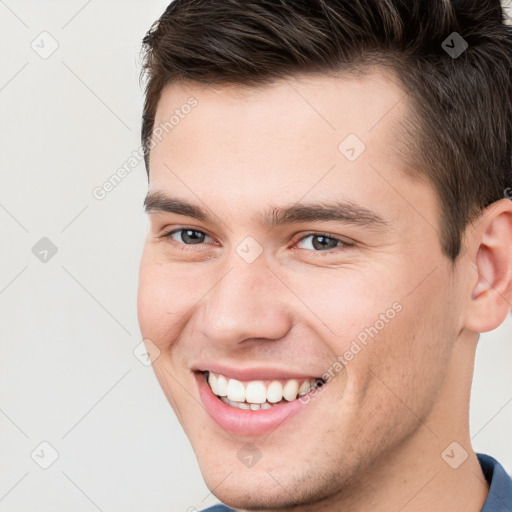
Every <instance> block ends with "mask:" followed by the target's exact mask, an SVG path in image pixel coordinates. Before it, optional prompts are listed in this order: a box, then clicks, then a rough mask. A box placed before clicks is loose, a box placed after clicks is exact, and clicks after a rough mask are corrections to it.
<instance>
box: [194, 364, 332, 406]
mask: <svg viewBox="0 0 512 512" xmlns="http://www.w3.org/2000/svg"><path fill="white" fill-rule="evenodd" d="M201 373H203V375H204V376H205V379H206V381H207V382H208V385H209V386H210V389H211V390H212V392H213V394H214V395H216V396H217V398H219V399H220V400H222V401H223V402H224V403H225V404H226V405H228V406H230V407H234V408H237V409H246V410H253V411H259V410H261V409H270V408H272V407H275V406H276V405H278V404H280V403H285V402H293V401H294V400H297V399H299V398H300V397H302V396H304V395H306V394H307V393H310V392H311V391H313V390H314V389H316V388H318V387H320V386H323V385H324V384H325V383H326V381H325V380H323V379H322V378H308V379H304V378H301V379H274V380H251V381H240V380H237V379H233V378H230V377H226V376H225V375H222V374H219V373H214V372H211V371H204V372H201Z"/></svg>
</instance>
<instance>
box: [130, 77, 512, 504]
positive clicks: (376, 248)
mask: <svg viewBox="0 0 512 512" xmlns="http://www.w3.org/2000/svg"><path fill="white" fill-rule="evenodd" d="M191 96H193V97H194V98H196V99H197V102H198V104H197V106H196V107H195V108H194V109H193V110H192V111H191V113H190V114H189V115H188V116H186V117H185V118H184V119H182V120H181V122H180V123H179V125H177V126H175V127H174V129H173V130H171V131H170V132H169V133H168V134H167V135H165V136H164V137H163V138H162V140H161V141H158V143H157V144H156V146H155V147H154V148H153V149H152V151H151V158H150V185H149V192H163V193H166V194H168V195H172V196H173V197H179V198H181V199H186V200H188V201H190V202H192V203H194V204H196V205H198V206H202V207H204V208H207V209H208V210H209V211H210V212H212V213H213V214H214V215H216V216H217V217H216V220H215V222H212V223H209V222H204V221H199V220H197V219H194V218H191V217H188V216H184V215H178V214H175V213H168V212H162V211H150V212H149V228H148V234H147V238H146V241H145V247H144V252H143V256H142V261H141V266H140V285H139V295H138V312H139V323H140V327H141V331H142V334H143V337H144V338H146V339H149V340H151V342H152V343H153V344H154V345H156V346H157V347H158V350H159V351H160V352H159V356H158V357H157V358H156V359H155V361H154V362H153V367H154V370H155V372H156V375H157V378H158V380H159V382H160V384H161V386H162V389H163V390H164V392H165V394H166V396H167V398H168V400H169V402H170V404H171V405H172V407H173V409H174V410H175V412H176V414H177V417H178V418H179V421H180V422H181V424H182V426H183V428H184V430H185V432H186V434H187V436H188V437H189V439H190V441H191V444H192V446H193V449H194V451H195V453H196V455H197V459H198V462H199V465H200V468H201V471H202V474H203V476H204V478H205V481H206V483H207V485H208V486H209V488H210V489H211V490H212V492H213V493H214V494H215V495H216V496H217V497H218V498H219V499H220V500H221V501H223V502H224V503H226V504H227V505H229V506H231V507H233V508H237V509H239V510H267V511H271V510H274V511H278V510H279V511H283V512H284V511H294V512H298V511H309V510H315V511H318V512H323V511H340V510H350V511H351V512H358V511H367V510H372V511H374V512H380V511H382V512H384V511H386V512H389V511H390V510H397V511H398V510H401V511H406V512H407V511H425V510H432V511H434V510H435V511H451V512H453V511H461V512H462V511H465V512H467V511H469V512H471V511H475V512H477V511H479V510H480V509H481V507H482V505H483V503H484V501H485V498H486V495H487V492H488V487H487V484H486V482H485V479H484V477H483V475H482V472H481V470H480V466H479V464H478V461H477V459H476V455H475V453H474V452H473V450H472V448H471V443H470V437H469V426H468V416H469V412H468V408H469V393H470V385H471V378H472V373H473V364H474V356H475V349H476V344H477V339H478V333H480V332H485V331H488V330H491V329H494V328H495V327H497V326H498V325H499V324H500V323H501V322H502V321H503V320H504V319H505V317H506V315H507V314H508V312H509V310H510V303H511V302H512V291H511V288H512V287H511V280H512V278H511V275H512V249H511V248H512V222H511V218H512V206H511V205H512V202H511V201H509V200H507V199H503V200H501V201H499V202H497V203H495V204H494V205H492V207H490V208H488V209H487V210H486V211H485V212H483V213H482V215H481V217H480V218H478V219H476V220H475V222H474V223H473V224H472V225H470V226H468V229H467V230H466V233H465V234H464V238H463V241H464V251H463V255H462V256H461V258H460V259H459V260H457V262H456V264H455V265H452V262H451V261H450V260H449V259H448V258H447V257H446V256H445V255H444V254H443V253H442V250H441V245H440V240H439V233H438V228H437V227H438V226H439V218H440V211H439V207H438V203H437V200H436V194H435V192H434V190H433V189H432V188H431V187H430V185H429V184H428V182H427V181H426V180H415V179H412V178H409V177H407V176H406V171H410V169H409V168H406V165H407V164H406V163H405V161H404V156H403V155H404V153H403V151H404V148H403V147H400V140H401V139H400V128H399V126H400V120H401V119H402V118H403V117H404V116H407V112H408V109H409V108H410V105H409V103H408V101H407V98H404V92H403V90H402V89H401V88H400V86H399V85H398V84H397V83H396V80H393V77H392V76H390V75H388V74H386V73H385V72H384V71H380V70H378V69H374V70H370V71H368V73H367V74H366V75H365V76H359V77H340V78H334V77H318V76H317V77H296V78H293V79H288V80H282V81H279V82H276V83H274V84H272V85H271V86H267V87H258V88H246V89H241V88H236V89H235V88H234V87H226V86H225V87H217V88H213V87H206V86H203V85H200V84H197V83H185V82H182V83H175V84H170V85H168V86H166V88H165V89H164V90H163V92H162V96H161V100H160V103H159V105H158V109H157V115H156V122H155V125H156V126H157V125H158V124H159V123H163V122H165V120H167V119H168V118H169V117H170V115H172V113H173V111H174V109H176V108H180V106H181V105H183V104H184V103H186V102H187V99H188V98H190V97H191ZM400 100H401V101H400ZM349 133H354V134H357V136H358V137H359V138H360V139H361V140H363V141H364V143H365V144H366V151H364V153H363V154H362V155H361V156H360V157H359V158H358V159H357V160H355V161H354V162H350V161H349V160H347V158H345V156H344V155H343V154H341V153H340V151H339V150H338V145H339V144H340V142H341V141H342V140H343V139H344V138H345V137H346V136H347V135H348V134H349ZM332 199H342V200H348V201H351V202H352V203H355V204H357V205H361V206H364V207H366V208H368V209H371V210H372V211H374V212H376V213H377V214H378V215H379V216H381V217H382V218H383V219H384V220H385V222H386V225H385V226H360V225H354V224H353V223H347V222H339V221H314V222H301V223H294V224H287V225H281V226H276V227H274V228H273V229H268V228H267V227H264V226H263V225H262V224H261V223H260V222H259V220H260V217H261V215H262V214H263V212H264V211H266V210H267V209H268V208H269V207H270V206H276V207H279V206H287V205H290V204H294V203H297V202H300V203H304V202H313V201H328V200H332ZM178 228H187V229H194V230H197V231H201V232H202V233H205V234H206V235H207V237H205V238H204V241H203V242H202V243H200V244H193V243H189V244H188V245H187V244H186V240H187V239H186V240H185V242H184V241H183V238H182V237H180V233H178V234H176V235H174V239H171V238H169V237H167V238H163V237H162V235H164V234H166V233H169V232H170V231H172V230H173V229H178ZM311 233H320V234H322V233H327V234H329V235H331V236H333V237H337V238H339V239H341V240H342V241H345V242H350V243H352V244H353V245H352V246H348V245H342V246H341V245H340V246H338V247H336V243H335V242H334V246H333V245H332V242H331V245H330V246H329V247H328V248H327V249H321V248H320V249H318V248H316V249H315V246H313V240H317V239H315V238H314V237H311V236H310V237H308V238H302V241H301V237H305V236H307V235H308V234H311ZM248 236H251V237H253V238H254V239H255V240H256V241H257V242H258V243H259V244H260V245H261V247H262V249H263V252H262V254H261V255H260V256H259V257H258V258H257V259H256V260H255V261H254V262H253V263H250V264H249V263H247V262H246V261H244V259H242V258H241V257H240V256H239V255H238V254H237V252H236V247H237V245H238V244H239V243H240V242H241V241H242V240H244V239H245V237H248ZM331 247H332V248H331ZM396 303H398V304H400V305H401V311H400V312H399V313H397V314H396V316H395V317H394V318H393V319H392V320H390V321H389V322H388V323H386V325H385V327H384V328H382V329H381V330H379V332H378V334H377V335H376V336H375V337H374V338H373V339H371V340H370V341H369V342H368V343H367V345H366V346H364V348H363V349H362V350H361V351H360V352H359V353H358V354H357V355H355V356H354V357H353V358H352V360H351V361H349V362H348V363H347V364H346V365H345V366H344V367H343V368H342V369H341V371H337V372H334V373H335V376H334V378H332V379H331V380H330V381H329V382H328V384H327V385H325V386H324V387H323V388H322V391H321V392H319V393H318V394H317V396H315V397H314V398H313V399H312V400H311V401H310V403H309V404H308V406H307V407H306V409H305V410H304V411H303V412H302V413H300V414H299V415H297V416H294V417H292V418H290V419H289V420H287V421H285V422H284V423H283V424H282V425H281V426H279V427H278V428H277V429H275V430H274V431H273V432H271V433H270V434H268V435H265V436H253V437H246V436H235V435H232V434H228V433H227V432H225V431H224V430H222V429H221V428H220V427H219V426H218V425H217V424H216V423H215V422H214V421H213V420H212V419H211V417H210V416H209V415H208V414H207V412H206V411H205V410H204V408H203V406H202V404H201V401H200V398H199V394H198V390H197V385H196V381H195V378H194V375H193V373H192V370H191V368H193V367H194V363H195V362H197V361H198V360H201V361H205V360H206V361H216V362H221V363H222V364H226V365H228V366H231V367H254V366H262V367H266V366H271V367H272V368H283V369H287V370H290V369H293V370H295V371H297V372H298V373H305V374H309V375H314V376H322V375H323V374H325V372H327V371H328V370H329V369H330V368H332V367H333V363H334V362H335V361H336V358H337V356H338V355H340V354H344V353H345V352H346V351H347V350H348V349H349V348H350V346H351V343H352V341H353V340H354V339H356V338H357V336H358V334H360V333H361V331H363V330H364V328H365V327H369V326H372V325H374V324H375V322H376V320H378V319H379V316H380V315H381V314H383V313H385V312H386V311H387V310H389V309H390V308H391V307H392V305H393V304H396ZM247 442H251V443H253V444H255V445H256V446H257V448H258V449H259V451H260V452H261V454H262V458H261V459H260V460H259V461H258V462H257V463H256V464H255V465H254V466H252V467H251V468H247V467H245V466H244V465H243V464H241V462H240V460H239V459H238V458H237V453H238V451H239V450H240V448H241V447H242V446H243V445H244V444H245V443H247ZM453 442H457V443H458V444H459V445H460V447H461V449H464V450H465V451H466V452H467V454H468V457H467V459H466V460H465V461H464V462H463V463H462V464H461V465H460V466H459V467H457V469H453V468H452V467H450V466H449V465H448V464H447V463H446V462H445V460H443V458H442V456H441V454H442V452H443V451H444V450H445V449H446V448H447V447H448V446H449V445H450V444H451V443H453ZM459 454H460V452H456V455H455V456H456V457H459V456H460V455H459Z"/></svg>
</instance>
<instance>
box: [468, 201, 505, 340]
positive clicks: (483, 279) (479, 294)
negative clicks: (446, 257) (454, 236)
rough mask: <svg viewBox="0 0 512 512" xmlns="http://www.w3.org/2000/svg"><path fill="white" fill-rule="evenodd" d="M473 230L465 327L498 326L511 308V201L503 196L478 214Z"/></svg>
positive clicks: (483, 328)
mask: <svg viewBox="0 0 512 512" xmlns="http://www.w3.org/2000/svg"><path fill="white" fill-rule="evenodd" d="M476 226H477V227H476V228H473V227H471V226H469V227H468V229H469V230H471V229H473V231H472V233H471V235H469V236H470V237H471V238H472V242H471V245H472V250H471V251H470V256H469V257H470V258H471V260H472V261H471V263H472V265H471V266H472V270H471V272H474V273H476V280H475V275H473V276H472V278H471V282H472V285H471V286H472V288H471V290H470V293H471V297H470V303H469V308H468V314H467V319H466V327H467V328H468V329H469V330H471V331H473V332H478V333H481V332H488V331H492V330H493V329H496V328H497V327H498V326H499V325H501V323H502V322H503V321H504V320H505V318H506V317H507V314H508V313H509V312H510V310H511V308H512V201H510V200H509V199H501V200H500V201H497V202H496V203H493V204H492V205H490V206H489V207H488V208H487V209H486V210H484V212H483V213H482V214H481V215H480V216H479V222H478V223H476Z"/></svg>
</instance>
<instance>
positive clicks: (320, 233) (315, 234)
mask: <svg viewBox="0 0 512 512" xmlns="http://www.w3.org/2000/svg"><path fill="white" fill-rule="evenodd" d="M180 231H193V232H194V233H201V234H202V235H205V236H207V237H208V236H209V235H207V234H206V233H205V232H204V231H200V230H198V229H194V228H187V227H184V228H178V229H173V230H172V231H170V232H169V233H166V234H164V235H161V236H160V237H159V238H166V239H167V238H168V239H169V240H170V241H171V242H172V243H175V244H178V245H181V246H185V247H187V246H194V245H202V244H203V243H204V242H200V243H198V244H185V243H183V242H177V241H176V240H173V239H172V235H174V234H175V233H179V232H180ZM308 237H325V238H328V239H329V240H335V241H336V242H339V243H340V244H341V245H339V246H337V247H333V248H330V249H326V250H324V251H319V250H318V251H317V250H311V249H301V250H304V251H309V252H316V253H331V252H333V251H334V250H336V249H341V250H343V249H346V248H348V247H352V246H353V245H354V244H351V243H348V242H345V241H343V240H341V239H340V238H337V237H335V236H332V235H330V234H329V233H322V232H312V233H307V234H305V235H302V236H301V237H300V238H299V239H297V240H296V241H295V242H294V245H295V244H297V243H298V242H302V241H303V240H304V239H306V238H308ZM209 238H211V237H209Z"/></svg>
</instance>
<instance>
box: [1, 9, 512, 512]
mask: <svg viewBox="0 0 512 512" xmlns="http://www.w3.org/2000/svg"><path fill="white" fill-rule="evenodd" d="M166 5H167V1H161V0H159V1H157V0H150V1H148V0H146V1H142V0H139V1H135V0H115V1H114V0H109V1H105V0H104V1H101V2H100V1H99V0H92V1H91V0H89V1H85V0H73V1H70V0H67V1H64V0H60V1H57V0H54V1H45V2H42V1H35V0H34V1H28V0H0V41H1V46H0V48H1V57H0V59H1V60H0V62H1V63H2V65H1V67H0V115H1V124H0V127H1V128H0V130H1V131H0V141H1V142H0V143H1V152H0V169H1V173H2V174H1V177H2V179H1V188H0V235H1V241H2V242H1V244H2V251H1V266H0V343H1V347H0V379H1V381H0V457H1V464H0V512H1V511H9V512H15V511H16V512H18V511H35V510H37V511H52V512H56V511H65V510H73V511H75V512H80V511H84V512H86V511H94V510H102V511H107V510H108V511H146V510H151V511H154V512H156V511H164V510H167V511H169V510H172V511H187V510H193V508H190V507H196V508H197V509H201V508H204V507H206V506H208V505H210V504H212V503H214V502H216V500H215V498H214V497H213V496H212V495H211V494H209V492H208V489H207V488H206V486H205V485H204V483H203V481H202V478H201V475H200V472H199V470H198V466H197V463H196V461H195V458H194V454H193V452H192V449H191V448H190V445H189V443H188V440H187V438H186V437H185V435H184V434H183V432H182V430H181V427H180V425H179V424H178V422H177V420H176V418H175V416H174V413H173V412H172V410H171V408H170V406H169V405H168V403H167V401H166V399H165V398H164V395H163V393H162V391H161V389H160V387H159V385H158V383H157V381H156V378H155V376H154V374H153V371H152V369H151V367H146V366H144V365H143V364H142V363H141V362H140V361H139V360H138V359H137V358H136V357H135V356H134V354H133V350H134V349H135V348H136V347H137V345H139V343H140V342H141V336H140V332H139V328H138V324H137V316H136V291H137V272H138V263H139V258H140V254H141V249H142V243H143V239H144V236H145V231H146V219H145V217H144V214H143V211H142V201H143V198H144V195H145V192H146V188H147V181H146V176H145V170H144V165H143V163H142V162H140V163H139V164H138V165H137V166H136V167H135V168H134V169H133V171H132V172H131V173H130V174H128V176H126V178H125V179H124V180H123V181H122V182H121V183H120V184H119V185H118V186H117V187H116V188H115V189H114V190H113V191H112V192H110V193H109V194H108V195H107V196H106V197H105V198H104V199H103V200H101V201H100V200H97V199H95V198H94V197H93V195H92V191H93V189H94V188H95V187H97V186H101V185H102V184H103V183H104V182H105V181H106V180H107V179H108V178H109V177H110V176H111V175H112V174H113V173H114V172H115V171H116V170H117V169H118V168H119V167H121V166H122V165H123V164H124V163H125V162H126V161H127V160H128V159H129V158H130V156H132V153H133V152H134V151H136V150H137V149H138V148H139V146H140V142H139V130H140V115H141V107H142V91H141V88H140V87H139V81H138V77H139V71H140V61H139V48H140V42H141V39H142V37H143V35H144V33H145V32H146V30H147V29H148V28H149V26H150V25H151V23H152V22H153V21H154V20H155V19H157V18H158V16H159V15H160V14H161V13H162V12H163V10H164V9H165V7H166ZM44 31H46V32H48V33H49V34H51V36H48V35H45V34H43V35H41V33H42V32H44ZM54 40H55V41H56V42H57V43H58V48H57V49H56V51H55V52H54V53H53V54H52V55H50V56H47V55H46V54H44V52H49V51H50V50H51V48H52V45H55V44H56V43H55V42H54ZM31 45H32V46H34V47H35V48H36V49H37V51H38V52H39V53H36V51H35V50H34V49H33V48H32V46H31ZM41 54H42V55H43V56H44V57H47V58H42V57H41ZM42 237H47V238H49V239H50V240H51V241H52V242H53V244H55V246H56V247H57V249H58V252H57V253H56V254H55V255H54V256H53V257H50V254H49V255H48V256H47V259H48V261H46V262H42V261H40V260H39V259H38V258H37V257H36V256H35V255H34V254H33V253H32V247H33V246H34V245H35V244H36V243H37V242H38V241H39V240H40V239H41V238H42ZM40 257H44V254H42V255H40ZM511 356H512V322H511V319H510V318H509V319H508V320H507V322H506V323H505V324H504V325H503V326H502V327H501V328H500V329H498V330H496V331H495V332H492V333H489V334H486V335H484V336H483V337H482V339H481V343H480V347H479V350H478V355H477V364H476V372H475V381H474V391H473V400H472V408H471V429H472V436H473V437H474V446H475V448H476V450H477V451H481V452H485V453H488V454H491V455H494V456H496V457H498V458H499V460H500V461H501V462H502V463H503V464H504V465H505V467H506V468H507V470H508V471H511V470H512V443H511V442H510V434H509V433H510V432H511V431H512V386H511V381H512V377H511V372H510V362H511V359H512V357H511ZM43 441H46V442H48V443H49V444H50V445H51V446H52V447H53V448H48V446H47V445H42V446H41V445H40V443H41V442H43ZM34 450H35V452H34ZM52 450H56V451H57V452H58V454H59V457H58V459H57V460H56V461H55V462H54V463H53V464H52V465H51V466H50V467H49V468H48V469H42V468H41V467H40V466H39V465H38V463H39V464H44V463H48V462H50V461H51V456H52ZM31 453H33V458H32V457H31ZM34 459H35V460H34ZM36 461H37V462H38V463H36Z"/></svg>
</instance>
